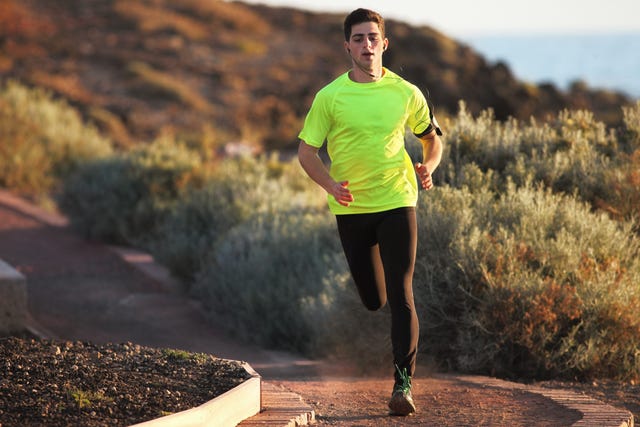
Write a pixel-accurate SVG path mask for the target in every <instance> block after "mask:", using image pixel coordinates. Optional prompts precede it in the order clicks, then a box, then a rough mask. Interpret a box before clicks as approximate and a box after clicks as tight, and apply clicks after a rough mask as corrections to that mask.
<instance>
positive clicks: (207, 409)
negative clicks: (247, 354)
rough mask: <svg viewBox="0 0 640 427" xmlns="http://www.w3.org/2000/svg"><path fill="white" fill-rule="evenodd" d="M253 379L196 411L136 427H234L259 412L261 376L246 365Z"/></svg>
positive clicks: (197, 408)
mask: <svg viewBox="0 0 640 427" xmlns="http://www.w3.org/2000/svg"><path fill="white" fill-rule="evenodd" d="M243 367H244V369H245V370H246V371H247V372H248V373H249V374H250V375H251V378H249V379H248V380H246V381H244V382H243V383H242V384H240V385H239V386H237V387H234V388H233V389H231V390H229V391H227V392H226V393H224V394H222V395H220V396H218V397H216V398H215V399H212V400H210V401H208V402H206V403H204V404H202V405H200V406H197V407H195V408H191V409H187V410H186V411H182V412H177V413H175V414H171V415H167V416H165V417H161V418H156V419H154V420H150V421H145V422H142V423H139V424H135V425H134V426H135V427H180V426H190V427H227V426H229V427H231V426H236V425H238V423H240V422H242V421H243V420H245V419H247V418H250V417H252V416H253V415H255V414H257V413H258V412H260V407H261V383H260V375H258V374H257V373H256V371H254V370H253V368H251V366H249V364H247V363H245V364H244V365H243ZM134 426H132V427H134Z"/></svg>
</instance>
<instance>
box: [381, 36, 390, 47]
mask: <svg viewBox="0 0 640 427" xmlns="http://www.w3.org/2000/svg"><path fill="white" fill-rule="evenodd" d="M388 48H389V39H387V38H385V39H384V46H383V48H382V50H387V49H388Z"/></svg>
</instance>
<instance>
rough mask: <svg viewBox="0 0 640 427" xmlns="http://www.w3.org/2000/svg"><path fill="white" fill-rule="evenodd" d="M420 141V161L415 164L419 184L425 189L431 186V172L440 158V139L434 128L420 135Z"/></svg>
mask: <svg viewBox="0 0 640 427" xmlns="http://www.w3.org/2000/svg"><path fill="white" fill-rule="evenodd" d="M420 142H421V143H422V163H420V162H418V163H416V164H415V167H416V172H417V173H418V178H419V179H420V185H421V186H422V188H424V189H425V190H430V189H431V188H433V180H432V179H431V174H432V173H433V172H434V171H435V170H436V168H437V167H438V165H439V164H440V160H441V159H442V141H441V140H440V136H438V134H437V133H436V130H435V129H434V130H432V131H431V132H429V133H428V134H426V135H424V136H422V137H420Z"/></svg>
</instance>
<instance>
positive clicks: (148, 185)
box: [60, 138, 206, 247]
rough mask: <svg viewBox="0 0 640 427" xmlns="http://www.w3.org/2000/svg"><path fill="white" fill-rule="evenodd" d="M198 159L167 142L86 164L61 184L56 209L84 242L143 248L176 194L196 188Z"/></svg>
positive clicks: (201, 172) (199, 169)
mask: <svg viewBox="0 0 640 427" xmlns="http://www.w3.org/2000/svg"><path fill="white" fill-rule="evenodd" d="M205 175H206V170H205V168H204V166H203V163H202V159H201V157H200V155H199V154H198V153H196V152H194V151H191V150H188V149H187V148H185V147H184V145H183V144H181V143H180V142H177V141H175V140H173V139H172V138H159V139H158V140H156V141H154V142H153V143H152V144H149V145H145V146H140V147H137V148H135V149H133V150H132V151H130V152H128V153H125V154H119V155H116V156H113V157H108V158H105V159H100V160H96V161H92V162H88V163H85V164H83V165H82V166H80V167H79V169H78V171H77V172H76V173H75V174H73V175H71V176H70V177H69V179H67V180H66V181H65V183H64V188H63V192H62V194H61V196H60V206H61V208H62V210H63V211H64V212H65V213H66V214H67V215H68V216H69V218H70V221H71V224H72V225H73V226H74V227H75V228H76V229H77V230H79V231H80V232H81V233H82V234H83V235H84V236H86V237H88V238H92V239H99V240H103V241H106V242H109V243H117V244H133V245H139V246H140V245H141V246H143V247H144V246H146V245H147V244H148V242H149V241H150V240H152V239H154V238H155V233H156V232H157V230H158V227H159V226H160V225H161V224H162V223H163V221H164V218H165V217H166V216H167V215H168V213H169V212H170V211H171V209H172V208H173V207H174V205H175V203H176V202H177V201H178V200H179V198H180V196H181V192H182V191H183V190H184V189H186V188H189V187H190V186H192V185H201V182H202V181H203V180H204V176H205Z"/></svg>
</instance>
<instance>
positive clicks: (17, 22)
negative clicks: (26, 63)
mask: <svg viewBox="0 0 640 427" xmlns="http://www.w3.org/2000/svg"><path fill="white" fill-rule="evenodd" d="M55 32H56V26H55V24H54V23H53V22H52V21H51V20H50V19H49V18H48V17H47V16H46V15H43V14H39V13H37V12H34V11H33V10H31V8H30V7H29V6H28V5H25V4H24V3H22V2H21V1H19V0H3V1H2V2H0V35H2V36H6V37H11V38H14V37H15V38H22V39H29V38H34V37H43V36H50V35H52V34H54V33H55Z"/></svg>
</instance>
